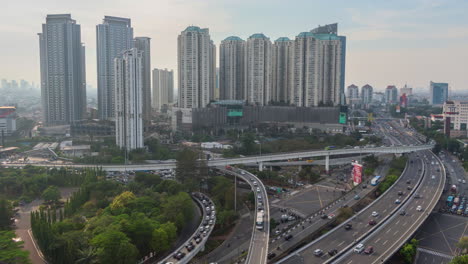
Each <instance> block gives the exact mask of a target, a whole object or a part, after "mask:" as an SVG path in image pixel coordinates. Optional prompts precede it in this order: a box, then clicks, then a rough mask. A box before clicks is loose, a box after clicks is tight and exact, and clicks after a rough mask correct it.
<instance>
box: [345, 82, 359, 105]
mask: <svg viewBox="0 0 468 264" xmlns="http://www.w3.org/2000/svg"><path fill="white" fill-rule="evenodd" d="M346 99H347V100H348V105H351V106H353V107H355V106H356V105H359V104H361V97H360V96H359V87H358V86H357V85H354V84H351V85H350V86H348V96H347V97H346Z"/></svg>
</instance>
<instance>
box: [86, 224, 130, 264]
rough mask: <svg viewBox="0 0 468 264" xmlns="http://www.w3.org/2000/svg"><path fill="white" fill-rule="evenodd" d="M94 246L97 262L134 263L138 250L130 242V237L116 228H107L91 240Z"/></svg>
mask: <svg viewBox="0 0 468 264" xmlns="http://www.w3.org/2000/svg"><path fill="white" fill-rule="evenodd" d="M91 245H92V246H93V247H95V248H96V255H97V258H98V260H99V263H117V264H127V263H135V262H136V260H137V255H138V250H137V248H136V247H135V246H134V245H133V244H132V243H130V239H129V238H128V237H127V236H126V235H125V234H124V233H122V232H120V231H117V230H112V229H110V230H107V231H106V232H103V233H101V234H99V235H97V236H95V237H94V238H93V239H92V240H91Z"/></svg>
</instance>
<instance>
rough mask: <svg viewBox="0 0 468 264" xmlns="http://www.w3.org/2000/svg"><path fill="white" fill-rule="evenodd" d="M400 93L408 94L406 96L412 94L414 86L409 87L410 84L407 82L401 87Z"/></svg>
mask: <svg viewBox="0 0 468 264" xmlns="http://www.w3.org/2000/svg"><path fill="white" fill-rule="evenodd" d="M400 94H406V96H412V95H413V88H411V87H408V85H406V84H405V86H404V87H403V88H400Z"/></svg>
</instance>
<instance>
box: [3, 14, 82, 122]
mask: <svg viewBox="0 0 468 264" xmlns="http://www.w3.org/2000/svg"><path fill="white" fill-rule="evenodd" d="M38 35H39V47H40V69H41V97H42V110H43V118H44V122H45V124H46V125H63V124H69V123H70V122H72V121H75V120H80V119H83V118H84V115H85V113H86V77H85V61H84V58H85V56H84V53H85V49H84V46H83V44H82V43H81V28H80V25H78V24H77V23H76V21H75V20H73V19H72V18H71V15H70V14H59V15H47V18H46V23H45V24H42V33H39V34H38ZM12 83H15V84H16V86H17V83H16V81H14V82H12Z"/></svg>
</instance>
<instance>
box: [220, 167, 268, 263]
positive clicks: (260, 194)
mask: <svg viewBox="0 0 468 264" xmlns="http://www.w3.org/2000/svg"><path fill="white" fill-rule="evenodd" d="M218 169H219V170H220V171H221V172H223V173H225V174H230V175H233V176H235V177H239V178H241V179H243V180H244V181H245V182H248V183H249V184H250V186H251V188H252V191H253V192H254V194H255V202H256V203H255V213H256V214H258V213H259V212H262V213H263V214H264V216H263V226H262V228H261V229H259V228H258V226H257V223H256V221H254V223H253V232H252V238H251V239H250V245H249V251H248V253H247V259H246V261H245V263H246V264H265V263H267V255H268V244H269V239H270V205H269V202H268V194H267V192H266V189H265V185H263V183H262V181H261V180H260V179H259V178H257V176H255V175H254V174H252V173H250V172H248V171H245V170H242V169H238V168H230V169H229V170H228V169H224V168H218ZM257 188H258V189H257ZM254 219H255V220H256V218H254Z"/></svg>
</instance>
